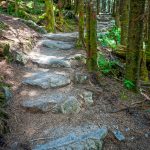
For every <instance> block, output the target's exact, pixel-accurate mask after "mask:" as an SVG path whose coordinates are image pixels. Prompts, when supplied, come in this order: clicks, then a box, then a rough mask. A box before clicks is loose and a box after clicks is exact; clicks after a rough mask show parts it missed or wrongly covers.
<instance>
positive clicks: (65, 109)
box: [61, 96, 81, 114]
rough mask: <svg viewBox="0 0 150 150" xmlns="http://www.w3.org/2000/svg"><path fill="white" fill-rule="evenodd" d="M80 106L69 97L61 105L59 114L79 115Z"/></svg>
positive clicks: (75, 100) (73, 98)
mask: <svg viewBox="0 0 150 150" xmlns="http://www.w3.org/2000/svg"><path fill="white" fill-rule="evenodd" d="M80 106H81V104H80V103H79V102H78V100H77V99H76V98H75V97H73V96H71V97H69V98H68V99H67V100H66V101H64V102H63V103H62V104H61V112H62V113H63V114H72V113H79V111H80V110H81V108H80Z"/></svg>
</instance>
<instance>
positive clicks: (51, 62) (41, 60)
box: [31, 55, 71, 68]
mask: <svg viewBox="0 0 150 150" xmlns="http://www.w3.org/2000/svg"><path fill="white" fill-rule="evenodd" d="M31 60H32V61H33V62H34V63H37V64H38V65H39V66H40V67H42V68H49V67H52V68H59V67H65V68H71V64H70V61H69V60H64V59H60V58H52V57H51V56H43V55H42V56H39V57H37V58H36V59H31Z"/></svg>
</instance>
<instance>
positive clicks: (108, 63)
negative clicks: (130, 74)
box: [98, 53, 119, 76]
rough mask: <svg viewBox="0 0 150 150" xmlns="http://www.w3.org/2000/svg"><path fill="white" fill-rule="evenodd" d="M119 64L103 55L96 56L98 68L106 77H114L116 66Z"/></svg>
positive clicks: (116, 72)
mask: <svg viewBox="0 0 150 150" xmlns="http://www.w3.org/2000/svg"><path fill="white" fill-rule="evenodd" d="M118 63H119V62H118V61H117V60H109V59H107V58H106V57H105V56H104V55H103V54H101V53H99V55H98V66H99V69H100V71H101V72H102V73H103V74H104V75H108V74H113V75H116V76H117V74H118V71H117V67H116V66H117V64H118Z"/></svg>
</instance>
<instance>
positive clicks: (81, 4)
mask: <svg viewBox="0 0 150 150" xmlns="http://www.w3.org/2000/svg"><path fill="white" fill-rule="evenodd" d="M78 44H79V45H80V44H81V45H83V46H84V0H80V2H79V43H78Z"/></svg>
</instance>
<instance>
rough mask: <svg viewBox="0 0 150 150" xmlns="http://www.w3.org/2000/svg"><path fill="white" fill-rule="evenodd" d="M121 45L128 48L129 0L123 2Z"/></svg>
mask: <svg viewBox="0 0 150 150" xmlns="http://www.w3.org/2000/svg"><path fill="white" fill-rule="evenodd" d="M120 22H121V45H124V46H127V38H128V25H129V0H122V2H121V17H120Z"/></svg>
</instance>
